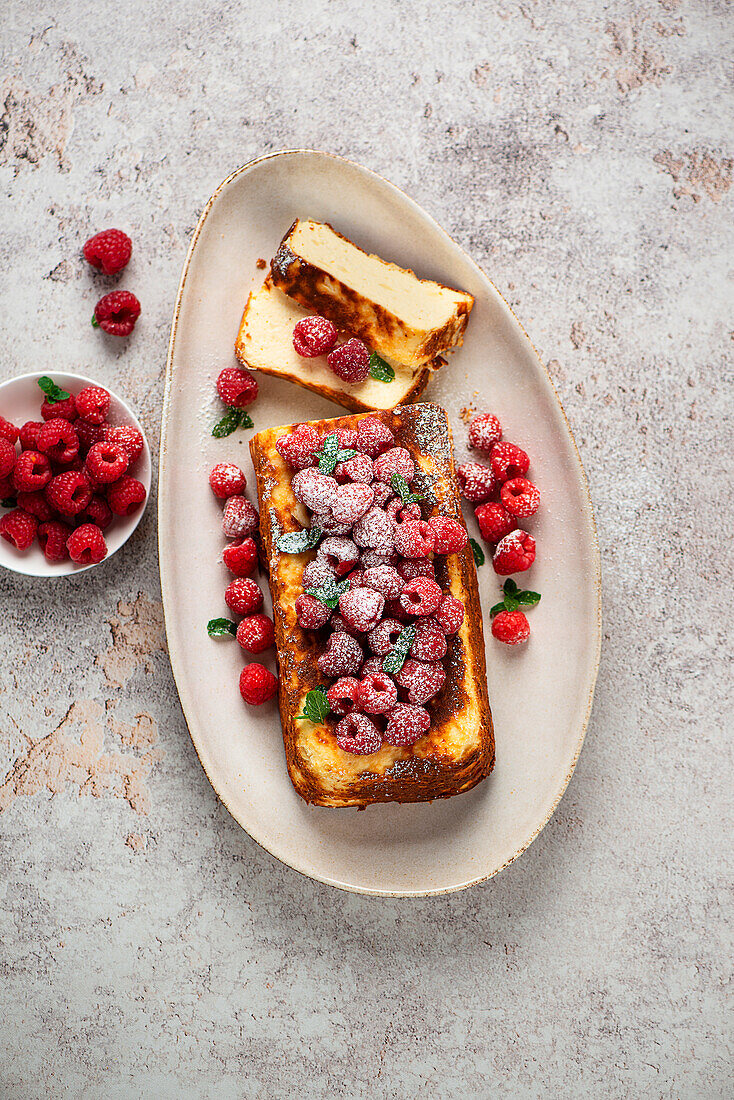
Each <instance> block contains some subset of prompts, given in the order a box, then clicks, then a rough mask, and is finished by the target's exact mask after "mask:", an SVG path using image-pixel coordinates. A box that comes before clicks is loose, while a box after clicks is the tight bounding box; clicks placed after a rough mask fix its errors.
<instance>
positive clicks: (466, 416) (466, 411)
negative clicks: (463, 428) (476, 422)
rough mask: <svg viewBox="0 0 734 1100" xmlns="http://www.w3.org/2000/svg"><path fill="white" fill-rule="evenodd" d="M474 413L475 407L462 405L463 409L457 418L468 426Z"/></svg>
mask: <svg viewBox="0 0 734 1100" xmlns="http://www.w3.org/2000/svg"><path fill="white" fill-rule="evenodd" d="M476 411H477V409H476V405H464V408H463V409H462V410H461V412H460V413H459V416H460V417H461V419H462V420H463V421H464V423H465V424H468V423H469V421H470V420H471V419H472V417H473V416H474V413H475V412H476Z"/></svg>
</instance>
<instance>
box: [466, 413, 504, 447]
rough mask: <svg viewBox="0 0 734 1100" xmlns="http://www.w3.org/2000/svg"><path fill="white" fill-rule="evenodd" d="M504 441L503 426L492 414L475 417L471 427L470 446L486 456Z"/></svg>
mask: <svg viewBox="0 0 734 1100" xmlns="http://www.w3.org/2000/svg"><path fill="white" fill-rule="evenodd" d="M500 439H502V425H501V424H500V422H499V420H498V419H497V417H496V416H493V415H492V413H481V414H480V415H479V416H475V417H474V419H473V420H472V422H471V423H470V425H469V446H470V447H474V448H475V449H476V450H477V451H483V452H484V453H485V454H489V452H490V451H491V450H492V448H493V447H494V445H495V443H498V442H499V440H500Z"/></svg>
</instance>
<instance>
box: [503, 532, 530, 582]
mask: <svg viewBox="0 0 734 1100" xmlns="http://www.w3.org/2000/svg"><path fill="white" fill-rule="evenodd" d="M534 561H535V539H534V538H533V536H532V535H529V534H528V533H527V531H521V530H519V529H518V530H517V531H512V532H511V533H510V534H509V535H505V537H504V538H503V539H501V540H500V541H499V542H498V543H497V547H496V549H495V552H494V557H493V558H492V564H493V565H494V571H495V573H499V575H500V576H501V577H507V576H509V575H510V573H523V572H524V571H525V570H526V569H529V568H530V566H531V565H532V564H533V562H534Z"/></svg>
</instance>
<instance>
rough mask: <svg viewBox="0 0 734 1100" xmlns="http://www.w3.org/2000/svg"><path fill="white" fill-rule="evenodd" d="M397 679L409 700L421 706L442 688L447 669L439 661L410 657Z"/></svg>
mask: <svg viewBox="0 0 734 1100" xmlns="http://www.w3.org/2000/svg"><path fill="white" fill-rule="evenodd" d="M395 679H396V681H397V683H398V684H399V685H400V687H401V688H403V690H404V691H405V692H406V693H407V696H408V702H409V703H414V704H415V705H416V706H419V707H420V706H423V704H424V703H427V702H428V700H429V699H432V698H433V696H434V695H437V694H438V692H439V691H440V690H441V688H442V687H443V685H444V681H445V680H446V670H445V669H444V667H443V665H442V664H441V663H440V662H439V661H431V662H427V661H416V660H414V658H413V657H409V658H408V660H407V661H406V662H405V664H404V665H403V667H402V668H401V669H400V672H398V673H397V675H396V677H395Z"/></svg>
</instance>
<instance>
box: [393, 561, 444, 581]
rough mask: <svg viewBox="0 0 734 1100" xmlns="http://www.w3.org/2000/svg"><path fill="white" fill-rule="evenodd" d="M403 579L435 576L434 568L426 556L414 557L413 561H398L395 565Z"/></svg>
mask: <svg viewBox="0 0 734 1100" xmlns="http://www.w3.org/2000/svg"><path fill="white" fill-rule="evenodd" d="M395 568H396V569H397V571H398V573H399V574H400V576H401V577H402V578H403V580H404V581H412V580H413V578H414V577H430V578H431V579H432V580H434V579H435V577H436V569H435V567H434V564H433V562H432V561H429V560H428V559H427V558H416V559H415V560H413V561H399V562H398V564H397V565H396V566H395Z"/></svg>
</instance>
